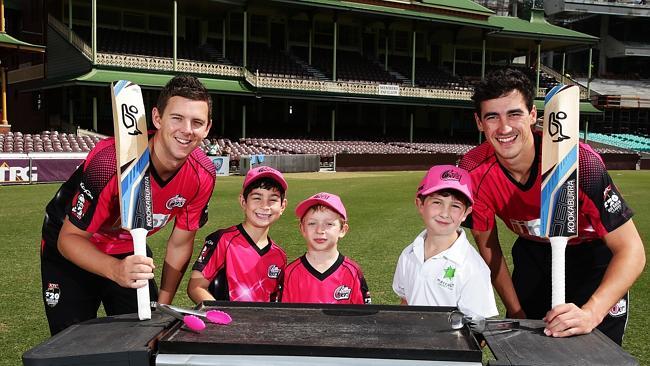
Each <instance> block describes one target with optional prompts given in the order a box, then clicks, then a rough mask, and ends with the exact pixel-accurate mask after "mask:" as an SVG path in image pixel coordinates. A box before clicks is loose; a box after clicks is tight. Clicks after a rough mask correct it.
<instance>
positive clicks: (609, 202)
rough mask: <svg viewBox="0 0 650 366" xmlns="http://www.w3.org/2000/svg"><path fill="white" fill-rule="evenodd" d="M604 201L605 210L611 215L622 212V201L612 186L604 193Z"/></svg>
mask: <svg viewBox="0 0 650 366" xmlns="http://www.w3.org/2000/svg"><path fill="white" fill-rule="evenodd" d="M603 201H604V202H605V204H604V205H605V210H607V212H609V213H611V214H613V213H617V212H619V211H621V207H622V206H623V204H622V202H621V199H620V198H619V197H618V195H617V194H616V191H614V190H613V189H612V185H611V184H610V185H608V186H607V188H605V191H604V192H603Z"/></svg>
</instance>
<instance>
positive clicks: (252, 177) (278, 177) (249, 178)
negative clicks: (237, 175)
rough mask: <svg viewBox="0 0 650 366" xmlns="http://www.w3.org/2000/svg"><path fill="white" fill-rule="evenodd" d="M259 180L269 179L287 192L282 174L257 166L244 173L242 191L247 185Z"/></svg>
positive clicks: (269, 168)
mask: <svg viewBox="0 0 650 366" xmlns="http://www.w3.org/2000/svg"><path fill="white" fill-rule="evenodd" d="M260 178H271V179H273V180H274V181H276V182H278V183H280V185H281V186H282V189H284V190H285V191H286V190H287V187H288V186H287V181H286V180H284V177H283V176H282V173H280V172H279V171H278V170H275V169H273V168H271V167H270V166H258V167H257V168H253V169H251V170H249V171H248V173H246V178H245V179H244V185H243V186H242V191H243V190H245V189H246V187H248V185H249V184H251V183H253V182H254V181H256V180H258V179H260Z"/></svg>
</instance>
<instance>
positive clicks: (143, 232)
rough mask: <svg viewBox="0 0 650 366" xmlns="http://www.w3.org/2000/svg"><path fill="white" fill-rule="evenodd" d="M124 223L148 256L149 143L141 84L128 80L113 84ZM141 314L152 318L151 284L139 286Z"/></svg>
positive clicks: (137, 251) (150, 224) (138, 249)
mask: <svg viewBox="0 0 650 366" xmlns="http://www.w3.org/2000/svg"><path fill="white" fill-rule="evenodd" d="M111 100H112V102H113V103H112V104H113V127H114V129H115V152H116V160H117V179H118V190H119V195H120V197H119V198H120V199H119V202H120V218H121V226H122V228H123V229H124V230H128V231H129V232H130V233H131V237H132V238H133V253H134V254H135V255H141V256H146V255H147V249H146V248H147V233H148V232H149V230H151V229H153V215H152V202H151V182H150V177H149V148H148V146H149V142H148V140H147V119H146V116H145V109H144V103H143V101H142V91H141V90H140V86H138V85H137V84H134V83H132V82H130V81H127V80H119V81H116V82H114V83H113V84H111ZM137 293H138V317H139V318H140V320H145V319H151V307H150V306H151V305H150V301H149V283H148V282H147V285H146V286H144V287H140V288H138V289H137Z"/></svg>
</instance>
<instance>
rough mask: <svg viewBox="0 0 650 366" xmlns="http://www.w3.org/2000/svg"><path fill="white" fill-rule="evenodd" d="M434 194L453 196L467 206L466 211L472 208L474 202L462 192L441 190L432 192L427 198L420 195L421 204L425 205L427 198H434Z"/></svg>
mask: <svg viewBox="0 0 650 366" xmlns="http://www.w3.org/2000/svg"><path fill="white" fill-rule="evenodd" d="M434 194H438V195H441V196H443V197H449V196H452V197H454V198H455V199H457V200H459V201H460V202H462V203H463V204H464V205H465V209H467V208H468V207H471V206H472V202H471V201H470V200H469V198H467V196H465V195H464V194H462V193H461V192H460V191H457V190H455V189H441V190H439V191H435V192H431V193H429V194H427V195H426V196H425V195H418V198H419V199H420V202H422V203H424V200H426V199H427V197H429V196H432V195H434Z"/></svg>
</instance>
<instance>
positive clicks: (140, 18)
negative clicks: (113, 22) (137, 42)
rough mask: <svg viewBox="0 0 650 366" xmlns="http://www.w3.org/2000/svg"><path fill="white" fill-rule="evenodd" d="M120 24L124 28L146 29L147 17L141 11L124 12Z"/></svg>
mask: <svg viewBox="0 0 650 366" xmlns="http://www.w3.org/2000/svg"><path fill="white" fill-rule="evenodd" d="M122 25H123V26H124V28H131V29H137V30H145V29H147V17H146V16H145V15H144V14H141V13H131V12H124V16H123V22H122Z"/></svg>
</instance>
